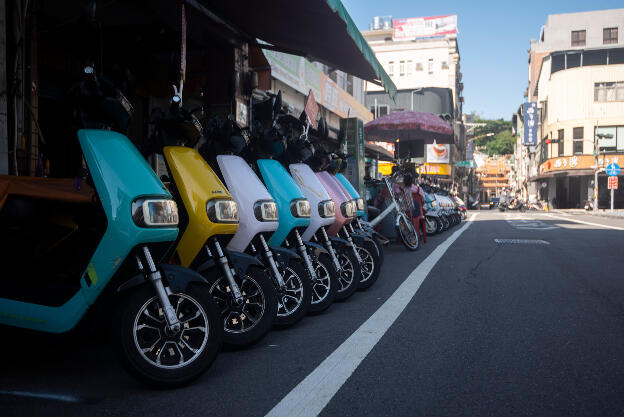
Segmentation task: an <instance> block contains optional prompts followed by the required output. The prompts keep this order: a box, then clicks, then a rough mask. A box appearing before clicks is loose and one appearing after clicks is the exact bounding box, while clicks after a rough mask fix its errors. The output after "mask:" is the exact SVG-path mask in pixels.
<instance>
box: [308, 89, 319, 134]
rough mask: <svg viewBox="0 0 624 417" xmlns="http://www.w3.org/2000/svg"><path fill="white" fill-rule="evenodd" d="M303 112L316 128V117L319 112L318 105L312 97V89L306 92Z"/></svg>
mask: <svg viewBox="0 0 624 417" xmlns="http://www.w3.org/2000/svg"><path fill="white" fill-rule="evenodd" d="M305 113H306V115H307V116H308V120H309V121H310V124H311V125H312V127H313V128H314V129H316V118H317V117H318V114H319V106H318V104H317V103H316V100H315V99H314V93H313V92H312V90H310V92H309V93H308V97H306V102H305Z"/></svg>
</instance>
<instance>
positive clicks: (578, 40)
mask: <svg viewBox="0 0 624 417" xmlns="http://www.w3.org/2000/svg"><path fill="white" fill-rule="evenodd" d="M572 46H585V31H584V30H573V31H572Z"/></svg>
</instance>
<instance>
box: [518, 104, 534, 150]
mask: <svg viewBox="0 0 624 417" xmlns="http://www.w3.org/2000/svg"><path fill="white" fill-rule="evenodd" d="M522 109H523V113H524V146H536V145H537V102H536V101H531V102H528V103H524V104H523V107H522Z"/></svg>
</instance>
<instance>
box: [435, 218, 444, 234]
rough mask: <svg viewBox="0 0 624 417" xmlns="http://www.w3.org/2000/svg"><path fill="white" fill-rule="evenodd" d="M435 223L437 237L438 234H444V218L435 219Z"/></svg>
mask: <svg viewBox="0 0 624 417" xmlns="http://www.w3.org/2000/svg"><path fill="white" fill-rule="evenodd" d="M434 219H435V222H436V232H435V234H436V235H437V234H438V233H442V232H443V231H444V223H443V222H442V218H441V217H439V216H438V217H434Z"/></svg>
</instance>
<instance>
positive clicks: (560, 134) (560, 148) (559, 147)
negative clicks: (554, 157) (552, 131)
mask: <svg viewBox="0 0 624 417" xmlns="http://www.w3.org/2000/svg"><path fill="white" fill-rule="evenodd" d="M557 140H558V142H559V144H558V145H557V150H558V151H559V156H563V129H559V130H557Z"/></svg>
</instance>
